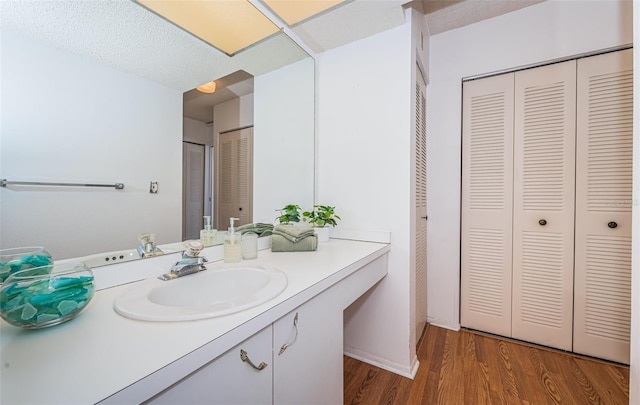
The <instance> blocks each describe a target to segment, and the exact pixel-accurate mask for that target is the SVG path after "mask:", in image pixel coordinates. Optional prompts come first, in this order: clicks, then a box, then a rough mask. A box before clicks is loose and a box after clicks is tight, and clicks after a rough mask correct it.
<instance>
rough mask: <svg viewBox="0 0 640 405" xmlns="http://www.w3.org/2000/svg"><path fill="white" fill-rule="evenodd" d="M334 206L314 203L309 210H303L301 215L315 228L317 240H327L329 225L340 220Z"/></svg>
mask: <svg viewBox="0 0 640 405" xmlns="http://www.w3.org/2000/svg"><path fill="white" fill-rule="evenodd" d="M335 209H336V207H332V206H330V205H318V204H317V205H314V206H313V209H312V210H311V211H305V212H303V213H302V216H303V217H305V219H307V220H308V221H309V223H310V224H312V225H313V226H314V228H315V231H316V234H318V242H326V241H328V240H329V227H328V226H329V225H331V226H332V227H334V226H336V225H338V220H341V219H342V218H340V216H339V215H337V214H336V212H335Z"/></svg>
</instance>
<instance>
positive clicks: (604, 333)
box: [573, 49, 633, 363]
mask: <svg viewBox="0 0 640 405" xmlns="http://www.w3.org/2000/svg"><path fill="white" fill-rule="evenodd" d="M632 53H633V51H632V50H631V49H629V50H625V51H620V52H616V53H610V54H605V55H598V56H594V57H590V58H585V59H580V60H578V89H577V90H578V111H577V113H578V114H577V117H578V119H577V153H576V172H577V179H576V265H575V325H574V328H575V329H574V342H573V349H574V351H575V352H578V353H583V354H588V355H591V356H596V357H601V358H605V359H609V360H614V361H618V362H621V363H629V337H630V321H631V207H632V196H631V172H632V167H631V161H632V153H633V149H632V146H633V61H632V57H633V55H632Z"/></svg>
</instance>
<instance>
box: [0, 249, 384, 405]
mask: <svg viewBox="0 0 640 405" xmlns="http://www.w3.org/2000/svg"><path fill="white" fill-rule="evenodd" d="M389 250H390V247H389V245H388V244H386V243H374V242H361V241H354V240H340V239H332V240H331V241H330V242H328V243H323V244H321V245H320V247H319V248H318V250H317V251H316V252H296V253H273V252H271V251H269V250H262V251H260V252H259V255H258V259H256V260H252V261H247V262H246V264H247V265H259V266H269V267H272V268H276V269H279V270H281V271H282V272H284V273H285V274H286V276H287V281H288V284H287V287H286V288H285V290H284V291H283V292H282V293H281V294H280V295H278V296H277V297H275V298H274V299H272V300H270V301H268V302H266V303H264V304H261V305H259V306H256V307H254V308H250V309H247V310H244V311H242V312H238V313H235V314H231V315H225V316H221V317H217V318H211V319H204V320H197V321H177V322H147V321H138V320H132V319H128V318H125V317H123V316H121V315H119V314H117V313H116V312H115V311H114V309H113V305H114V301H115V300H116V298H117V297H119V296H120V295H122V294H123V293H124V292H125V291H127V289H130V288H136V285H138V284H140V282H138V281H133V282H128V283H123V281H122V279H121V280H120V281H119V282H117V283H114V282H109V283H107V284H105V282H104V279H106V278H108V277H107V276H104V277H103V276H102V275H103V273H105V272H112V273H113V274H128V275H130V280H139V279H140V274H144V277H149V276H151V277H154V276H157V275H159V274H162V273H163V272H166V270H167V269H168V268H169V267H170V265H171V262H172V261H175V259H176V257H175V256H176V255H165V257H158V258H152V259H147V260H143V261H137V262H128V263H122V264H118V265H114V266H109V267H108V268H103V269H97V270H96V271H95V272H94V273H95V276H96V285H97V286H98V287H99V288H103V289H101V290H100V291H98V292H96V294H95V296H94V298H93V300H92V301H91V302H90V303H89V305H88V307H87V308H86V309H85V311H84V312H83V313H81V314H80V315H79V316H78V317H77V318H76V319H73V320H72V321H69V322H67V323H65V324H61V325H58V326H55V327H52V328H48V329H42V330H35V331H28V330H22V329H19V328H16V327H13V326H11V325H8V324H6V323H4V322H3V323H2V325H1V326H0V333H1V337H0V344H1V356H2V369H1V370H2V371H1V375H0V377H1V383H0V402H1V403H7V404H18V403H39V404H41V403H65V404H88V403H98V402H100V403H105V404H111V403H113V404H123V403H143V402H147V403H158V404H163V403H167V404H169V403H183V404H188V403H211V404H215V403H224V404H229V403H242V404H245V403H251V404H272V403H273V404H287V403H341V402H342V398H343V389H342V388H343V373H342V364H343V358H342V355H343V319H342V317H343V311H344V309H345V308H346V307H348V306H349V305H350V304H351V303H352V302H353V301H355V300H356V299H357V298H358V297H360V296H362V295H363V294H364V293H365V292H366V291H367V290H369V289H370V288H371V287H373V286H374V285H375V284H376V283H377V282H378V281H380V280H381V279H382V278H383V277H384V276H385V275H386V273H387V256H388V254H387V253H388V252H389ZM217 254H218V251H217V250H208V251H205V255H206V256H207V257H209V259H210V260H214V259H216V258H217ZM207 271H210V270H207ZM152 274H153V275H152ZM186 277H198V274H195V275H190V276H186ZM170 282H172V281H167V283H170ZM262 363H264V365H263V364H262Z"/></svg>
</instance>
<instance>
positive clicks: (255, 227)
mask: <svg viewBox="0 0 640 405" xmlns="http://www.w3.org/2000/svg"><path fill="white" fill-rule="evenodd" d="M236 231H238V232H240V234H243V233H247V232H254V233H257V234H258V235H259V236H269V235H271V231H273V225H272V224H265V223H262V222H257V223H255V224H246V225H240V226H239V227H237V228H236Z"/></svg>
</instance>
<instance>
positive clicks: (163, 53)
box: [0, 1, 314, 264]
mask: <svg viewBox="0 0 640 405" xmlns="http://www.w3.org/2000/svg"><path fill="white" fill-rule="evenodd" d="M0 7H2V10H1V12H2V15H3V24H2V27H1V29H2V31H1V34H2V35H1V39H0V41H1V44H0V45H1V50H0V52H1V58H2V59H1V60H2V62H1V63H2V65H1V70H0V74H1V77H0V79H1V80H2V89H1V92H2V94H1V96H2V103H1V105H0V112H1V115H2V122H1V123H0V129H1V132H0V147H1V148H0V158H1V159H0V178H2V179H7V180H22V181H45V182H67V183H85V184H86V183H123V184H124V188H123V189H121V190H118V189H115V188H88V187H72V186H65V187H47V186H31V185H27V186H19V185H8V186H7V187H3V188H0V207H1V215H0V228H1V230H0V247H1V248H10V247H19V246H33V245H41V246H45V247H46V248H47V249H48V250H49V251H50V252H51V253H52V255H53V257H54V259H56V260H60V259H66V258H72V257H85V256H92V255H95V257H96V263H95V264H98V263H106V262H107V261H105V260H104V259H105V257H107V255H108V254H112V253H113V254H114V256H112V257H116V259H117V260H116V262H117V261H119V260H120V257H119V256H123V258H125V257H127V255H131V256H130V257H133V258H136V255H138V253H137V248H138V246H139V245H140V241H139V239H138V238H139V236H140V235H141V234H144V233H153V234H154V235H155V243H156V244H157V245H159V246H160V247H161V248H162V247H165V249H166V251H167V252H173V251H179V250H181V243H180V242H181V241H182V240H183V239H185V238H187V237H188V238H191V237H193V236H196V234H197V236H198V237H199V231H200V230H201V229H203V228H204V219H203V216H205V215H207V214H209V213H210V214H211V217H212V227H214V228H218V229H223V230H224V229H226V224H225V223H224V221H223V220H221V219H220V218H219V216H220V215H222V216H224V215H230V214H219V213H223V212H224V211H222V205H223V204H224V201H225V200H224V196H225V191H226V189H224V188H221V189H219V188H218V187H219V186H220V182H216V180H215V179H216V167H217V166H216V164H217V162H216V161H222V160H224V159H226V158H229V155H225V154H224V153H222V149H224V148H223V147H221V146H220V144H219V141H220V134H222V135H223V136H224V135H225V134H226V133H228V132H233V131H236V130H242V129H246V128H251V129H252V132H253V133H252V137H253V140H252V147H253V156H252V159H251V160H250V161H248V162H247V163H250V164H251V166H252V168H251V169H250V171H251V173H252V179H251V183H252V184H251V185H250V186H249V187H250V191H251V193H252V197H251V198H247V199H246V201H245V203H246V204H247V205H246V207H248V208H244V207H243V211H245V212H246V213H248V214H249V213H250V217H249V221H253V222H269V223H272V222H273V221H274V218H275V216H276V212H275V210H276V209H277V208H279V207H281V206H284V205H286V204H287V203H290V202H292V201H295V202H297V203H299V204H302V205H307V206H310V205H312V204H313V189H314V185H313V179H314V174H313V161H314V158H313V156H314V151H313V146H314V140H313V137H314V132H313V131H314V82H313V80H314V61H313V59H312V58H310V57H308V55H306V54H305V53H304V52H303V51H302V50H301V49H300V48H299V47H297V46H296V45H295V43H294V42H293V41H291V40H290V39H289V38H287V37H286V36H285V35H284V34H282V33H279V34H277V35H275V36H273V37H270V38H269V39H268V40H266V41H263V42H262V43H260V44H259V45H256V46H255V47H252V48H250V49H248V50H246V51H244V52H242V53H239V54H237V55H235V56H233V57H229V56H227V55H224V54H222V53H221V52H219V51H217V50H215V49H213V48H212V47H210V46H208V45H207V44H204V43H203V42H202V41H200V40H198V39H197V38H195V37H193V36H191V35H190V34H187V33H185V32H184V31H182V30H180V29H179V28H177V27H175V26H173V25H172V24H170V23H168V22H166V21H165V20H163V19H161V18H159V17H157V16H156V15H154V14H152V13H150V12H149V11H147V10H145V9H143V8H142V7H140V6H138V5H136V4H134V3H131V2H110V1H108V2H58V1H54V2H49V1H34V2H2V3H1V4H0ZM88 15H90V16H92V17H93V18H91V19H88V18H86V16H88ZM238 72H244V73H238ZM244 74H246V75H248V76H250V77H252V79H250V80H252V81H253V89H252V90H253V91H252V93H246V94H244V93H243V92H242V91H240V90H239V89H238V88H239V87H242V86H245V85H246V83H245V84H241V83H242V82H243V80H240V81H238V82H235V83H232V84H229V85H228V86H227V85H222V84H219V86H220V87H219V91H220V93H219V94H224V90H228V91H230V92H232V93H233V94H234V95H233V97H232V98H230V99H228V100H224V101H223V102H221V103H219V104H216V105H215V106H213V107H207V109H208V110H209V111H210V117H211V118H210V119H208V120H207V121H200V120H198V119H197V118H192V117H187V118H183V114H184V112H183V106H184V105H186V104H187V103H189V100H190V99H189V97H190V96H189V93H190V92H191V91H194V90H193V89H194V88H195V87H196V86H198V85H200V84H203V83H206V82H208V81H211V80H216V82H217V83H220V82H218V80H223V81H224V80H227V79H229V78H230V77H231V78H233V77H234V75H244ZM217 91H218V90H217ZM194 121H197V122H194ZM223 124H224V125H223ZM193 126H196V127H199V128H200V129H198V130H196V132H197V133H199V134H200V135H202V136H204V137H205V138H206V139H205V141H204V142H202V140H201V139H200V142H198V139H196V141H195V142H194V139H192V138H193V137H194V136H195V135H194V134H193V132H192V131H191V130H192V129H193V128H192V127H193ZM203 128H204V129H203ZM187 143H191V144H199V145H204V147H205V151H206V150H207V148H208V150H209V152H208V154H209V161H210V164H209V166H208V167H210V168H211V169H207V170H206V171H205V170H204V169H203V170H202V176H201V178H202V183H204V184H208V185H209V186H208V187H210V190H207V189H206V187H205V186H203V187H202V199H200V201H199V202H198V204H200V205H202V211H200V210H199V208H198V209H197V210H193V212H194V213H193V214H189V212H191V211H189V210H186V211H185V212H186V214H184V216H187V218H186V219H185V218H183V206H184V205H188V204H189V203H191V202H192V201H190V200H189V201H186V202H185V201H183V200H184V198H183V195H184V194H183V186H187V185H190V184H191V182H195V183H197V184H200V179H199V178H192V177H188V179H186V180H185V177H184V173H187V174H188V173H189V172H187V171H184V170H183V168H184V164H185V163H188V162H189V160H190V157H187V158H185V157H184V156H185V154H187V152H185V147H184V145H185V144H187ZM206 154H207V152H205V161H206ZM187 167H189V166H188V165H187ZM247 167H248V166H247ZM207 176H208V178H209V179H208V180H207V179H206V178H207ZM196 177H197V176H196ZM228 184H229V185H228V187H227V188H231V191H232V192H233V191H235V190H237V189H238V186H239V183H238V182H237V181H235V180H233V179H232V181H231V182H229V183H228ZM209 199H210V204H211V206H209V207H207V208H205V206H206V204H207V201H209ZM216 199H220V202H219V203H216ZM194 202H195V200H194ZM216 205H220V208H218V207H217V206H216ZM237 208H238V206H237V205H235V206H232V207H231V208H230V209H231V210H233V209H237ZM205 210H206V211H205ZM195 213H197V215H196V214H195ZM189 215H191V216H189ZM235 216H236V217H237V215H235ZM227 221H228V218H227ZM187 231H188V232H189V233H188V234H187ZM104 252H107V253H105V254H104V255H103V254H102V253H104ZM102 256H104V257H102ZM138 257H139V255H138ZM122 260H124V259H122ZM108 262H109V263H111V262H113V260H109V261H108Z"/></svg>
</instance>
